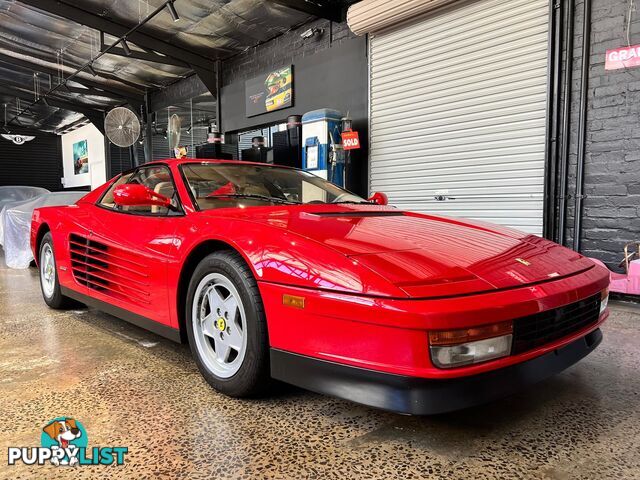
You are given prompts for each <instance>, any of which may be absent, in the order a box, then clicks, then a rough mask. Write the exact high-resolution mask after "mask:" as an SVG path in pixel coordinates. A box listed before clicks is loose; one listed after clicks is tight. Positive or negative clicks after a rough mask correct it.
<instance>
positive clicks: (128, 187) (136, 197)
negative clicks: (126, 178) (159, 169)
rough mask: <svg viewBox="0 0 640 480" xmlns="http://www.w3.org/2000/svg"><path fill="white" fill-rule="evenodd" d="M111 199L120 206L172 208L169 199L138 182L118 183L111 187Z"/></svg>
mask: <svg viewBox="0 0 640 480" xmlns="http://www.w3.org/2000/svg"><path fill="white" fill-rule="evenodd" d="M113 201H114V202H115V204H116V205H119V206H121V207H152V206H157V207H164V208H170V209H173V206H172V205H171V199H170V198H169V197H165V196H164V195H161V194H159V193H156V192H154V191H153V190H151V189H150V188H147V187H145V186H144V185H140V184H138V183H128V184H125V185H118V186H117V187H116V188H114V189H113Z"/></svg>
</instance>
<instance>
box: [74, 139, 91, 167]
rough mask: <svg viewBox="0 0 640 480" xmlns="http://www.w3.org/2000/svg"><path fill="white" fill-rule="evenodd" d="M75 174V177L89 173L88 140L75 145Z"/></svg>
mask: <svg viewBox="0 0 640 480" xmlns="http://www.w3.org/2000/svg"><path fill="white" fill-rule="evenodd" d="M73 173H74V174H75V175H82V174H83V173H89V148H88V145H87V140H80V141H79V142H76V143H74V144H73Z"/></svg>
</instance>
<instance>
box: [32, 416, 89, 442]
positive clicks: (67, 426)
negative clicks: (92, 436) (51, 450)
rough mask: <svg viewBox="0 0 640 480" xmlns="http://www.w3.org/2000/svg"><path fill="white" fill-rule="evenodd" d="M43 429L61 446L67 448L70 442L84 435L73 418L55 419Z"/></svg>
mask: <svg viewBox="0 0 640 480" xmlns="http://www.w3.org/2000/svg"><path fill="white" fill-rule="evenodd" d="M42 431H43V432H44V433H46V434H47V435H49V437H50V438H51V439H52V440H55V441H56V442H57V443H58V446H59V447H61V448H67V447H68V446H69V443H71V442H72V441H73V440H75V439H77V438H80V437H81V436H82V432H81V431H80V429H79V428H78V424H77V423H76V421H75V420H74V419H73V418H62V419H60V420H53V421H52V422H51V423H49V424H48V425H47V426H46V427H44V428H43V429H42Z"/></svg>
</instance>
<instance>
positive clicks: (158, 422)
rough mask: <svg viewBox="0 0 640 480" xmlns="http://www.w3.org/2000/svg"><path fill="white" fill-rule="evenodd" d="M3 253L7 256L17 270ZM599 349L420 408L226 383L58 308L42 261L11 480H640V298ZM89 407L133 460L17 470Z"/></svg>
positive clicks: (620, 308)
mask: <svg viewBox="0 0 640 480" xmlns="http://www.w3.org/2000/svg"><path fill="white" fill-rule="evenodd" d="M1 263H2V262H1V259H0V264H1ZM603 330H604V334H605V340H604V342H603V344H602V345H601V346H600V348H599V349H598V350H597V351H596V352H595V353H594V354H592V355H591V356H590V357H588V358H586V359H585V360H583V361H582V362H581V363H579V364H578V365H576V366H574V367H573V368H571V369H569V370H568V371H566V372H564V373H563V374H561V375H558V376H557V377H555V378H553V379H550V380H548V381H546V382H544V383H542V384H539V385H537V386H535V387H534V388H532V389H530V390H529V391H526V392H522V393H521V394H519V395H516V396H514V397H511V398H508V399H504V400H502V401H499V402H495V403H493V404H490V405H486V406H483V407H479V408H474V409H470V410H466V411H462V412H457V413H454V414H448V415H441V416H434V417H406V416H399V415H394V414H392V413H386V412H380V411H376V410H374V409H371V408H367V407H363V406H359V405H355V404H352V403H349V402H346V401H341V400H337V399H333V398H329V397H325V396H321V395H316V394H312V393H309V392H306V391H302V390H298V389H295V388H292V387H286V386H279V387H278V388H276V391H275V392H274V393H273V394H272V396H271V397H270V398H267V399H262V400H253V401H240V400H232V399H229V398H226V397H224V396H222V395H220V394H218V393H216V392H215V391H213V390H212V389H211V388H209V386H208V385H207V384H206V383H205V381H204V380H203V379H202V378H201V376H200V375H199V373H198V371H197V370H196V368H195V366H194V364H193V362H192V361H191V358H190V354H189V350H188V348H187V347H186V346H183V345H175V344H173V343H171V342H169V341H165V340H163V339H161V338H159V337H156V336H154V335H153V334H150V333H147V332H145V331H143V330H141V329H139V328H136V327H133V326H131V325H129V324H127V323H125V322H123V321H121V320H118V319H115V318H113V317H110V316H108V315H105V314H102V313H99V312H97V311H94V310H88V311H87V310H77V311H69V312H58V311H53V310H49V309H48V308H47V307H46V306H45V305H44V303H43V302H42V300H41V297H40V291H39V287H38V281H37V272H36V271H35V270H34V269H30V270H24V271H17V270H9V269H6V268H3V267H0V352H1V353H2V356H1V357H0V372H1V375H0V407H1V408H0V412H2V416H3V418H2V420H0V432H1V436H2V440H1V441H0V444H1V445H0V451H2V454H1V456H2V457H4V458H2V459H0V478H38V479H42V478H74V479H77V478H91V479H97V478H136V479H143V478H149V479H152V478H216V479H223V478H229V479H238V478H252V479H253V478H256V479H262V478H265V479H271V478H282V479H307V478H310V479H333V478H336V479H352V478H353V479H360V478H362V479H364V478H381V479H392V478H401V479H408V478H430V479H431V478H434V479H435V478H443V479H445V478H446V479H457V478H460V479H462V478H483V479H484V478H514V479H516V478H518V479H519V478H549V479H569V478H584V479H600V478H615V479H623V478H624V479H630V478H640V307H638V306H625V305H615V306H614V307H613V308H612V316H611V318H610V320H609V322H608V323H607V324H606V325H605V326H604V328H603ZM62 415H67V416H73V417H75V418H77V419H79V420H80V421H81V422H82V423H83V424H84V426H85V427H86V429H87V432H88V438H89V445H90V446H95V445H100V446H127V447H128V448H129V453H128V455H127V457H126V464H125V465H124V466H121V467H116V466H110V467H106V466H94V467H86V466H85V467H80V468H70V467H66V468H64V467H53V466H49V465H48V466H44V467H35V466H32V467H27V466H24V465H19V466H8V465H7V458H6V457H5V455H7V447H9V446H32V445H33V446H39V443H40V432H41V429H42V427H43V426H44V425H45V423H46V422H47V421H48V420H50V419H52V418H54V417H57V416H62Z"/></svg>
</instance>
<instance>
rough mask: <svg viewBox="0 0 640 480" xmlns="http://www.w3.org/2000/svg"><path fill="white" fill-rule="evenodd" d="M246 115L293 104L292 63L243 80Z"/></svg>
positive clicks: (253, 114)
mask: <svg viewBox="0 0 640 480" xmlns="http://www.w3.org/2000/svg"><path fill="white" fill-rule="evenodd" d="M245 104H246V114H247V117H253V116H255V115H260V114H263V113H268V112H273V111H276V110H280V109H282V108H288V107H292V106H293V65H289V66H287V67H282V68H279V69H277V70H273V71H271V72H267V73H265V74H263V75H260V76H257V77H255V78H252V79H251V80H247V81H246V82H245Z"/></svg>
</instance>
